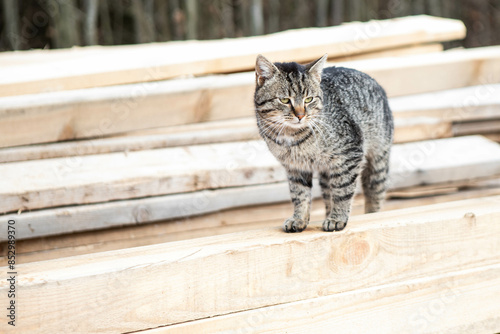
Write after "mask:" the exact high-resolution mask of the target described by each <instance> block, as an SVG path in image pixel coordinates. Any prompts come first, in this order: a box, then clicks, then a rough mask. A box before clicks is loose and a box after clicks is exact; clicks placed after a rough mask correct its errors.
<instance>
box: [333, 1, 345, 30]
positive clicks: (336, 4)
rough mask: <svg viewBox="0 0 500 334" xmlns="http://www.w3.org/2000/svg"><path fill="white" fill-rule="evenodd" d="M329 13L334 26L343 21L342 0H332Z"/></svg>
mask: <svg viewBox="0 0 500 334" xmlns="http://www.w3.org/2000/svg"><path fill="white" fill-rule="evenodd" d="M330 8H331V9H330V15H331V20H332V24H333V25H334V26H336V25H339V24H341V23H342V22H344V0H332V4H331V5H330Z"/></svg>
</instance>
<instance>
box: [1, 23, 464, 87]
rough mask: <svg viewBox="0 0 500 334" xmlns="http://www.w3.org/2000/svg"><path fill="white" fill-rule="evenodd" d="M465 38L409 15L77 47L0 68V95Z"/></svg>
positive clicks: (453, 27)
mask: <svg viewBox="0 0 500 334" xmlns="http://www.w3.org/2000/svg"><path fill="white" fill-rule="evenodd" d="M463 37H465V26H464V24H463V23H462V22H460V21H458V20H452V19H443V18H435V17H429V16H413V17H407V18H398V19H391V20H385V21H371V22H367V23H359V22H355V23H350V24H345V25H341V26H336V27H329V28H307V29H300V30H295V31H294V30H291V31H285V32H280V33H275V34H271V35H265V36H256V37H245V38H237V39H225V40H215V41H186V42H168V43H152V44H146V45H131V46H117V47H114V46H113V47H101V48H93V49H92V51H90V52H85V51H84V53H85V57H82V56H78V55H77V54H78V52H79V51H80V50H81V49H76V50H70V52H68V55H69V56H68V57H67V59H63V58H61V54H62V53H61V52H59V53H58V56H57V57H56V60H54V61H43V62H41V63H37V62H31V63H30V62H25V63H23V64H18V65H16V64H12V63H11V64H9V65H7V66H5V65H4V66H2V67H0V96H9V95H21V94H31V93H39V92H45V91H55V90H67V89H78V88H88V87H98V86H109V85H116V84H124V83H134V82H144V81H157V80H162V79H168V78H173V77H177V76H181V75H193V74H206V73H221V72H235V71H242V70H250V69H251V68H253V67H254V65H255V57H256V56H257V54H259V53H261V54H266V55H267V56H269V57H271V58H274V59H280V60H282V61H291V60H295V61H310V60H313V59H316V58H318V55H322V54H325V53H328V54H329V55H330V57H339V56H346V55H353V54H360V53H366V52H370V51H378V50H383V49H386V48H394V47H400V46H404V45H415V44H422V43H429V42H440V41H449V40H455V39H461V38H463ZM297 40H300V41H301V42H300V43H296V41H297ZM49 52H50V51H48V52H47V53H49ZM41 53H42V54H43V52H37V54H36V55H35V56H38V57H39V55H40V54H41ZM35 56H33V57H35ZM27 57H29V54H28V55H27ZM47 57H50V55H48V56H47ZM0 64H1V62H0Z"/></svg>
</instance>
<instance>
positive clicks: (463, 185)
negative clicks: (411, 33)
mask: <svg viewBox="0 0 500 334" xmlns="http://www.w3.org/2000/svg"><path fill="white" fill-rule="evenodd" d="M243 191H244V190H242V192H243ZM247 191H248V190H247ZM497 195H500V176H497V177H495V178H491V179H486V180H479V181H461V182H453V183H450V184H445V185H432V186H423V187H416V188H415V187H412V188H409V189H405V190H404V189H402V190H398V191H392V192H390V193H389V195H388V199H387V200H386V202H385V203H384V206H383V208H382V210H383V211H388V210H397V209H402V208H410V207H415V206H422V205H430V204H437V203H445V202H451V201H458V200H464V199H471V198H480V197H486V196H497ZM363 203H364V199H363V196H362V195H358V196H356V197H355V199H354V203H353V207H352V213H351V214H352V215H359V214H363V213H364V211H363V210H364V208H363V206H364V205H363ZM291 212H293V206H292V203H290V200H289V199H287V200H286V201H284V202H282V203H278V204H260V205H255V206H246V207H243V208H231V209H226V210H223V211H218V212H213V213H209V214H205V215H201V216H194V217H185V218H179V219H173V220H168V221H163V222H155V223H149V224H137V225H127V226H121V227H117V228H107V229H102V230H92V231H88V232H80V233H72V234H64V235H56V236H48V237H39V238H35V239H27V240H17V243H16V254H17V259H18V262H19V263H28V262H35V261H43V260H51V259H57V258H61V257H68V256H75V255H81V254H91V253H97V252H103V251H110V250H117V249H123V248H130V247H137V246H146V245H153V244H158V243H164V242H171V241H179V240H187V239H193V238H200V237H207V236H214V235H220V234H226V233H233V232H240V231H241V232H242V231H249V230H253V229H259V228H264V227H277V226H279V224H280V221H282V220H284V219H285V218H286V217H288V216H290V214H291ZM54 216H55V215H53V217H54ZM324 216H325V210H324V205H323V201H322V200H321V199H316V200H314V201H313V204H312V211H311V221H322V220H323V219H324ZM87 219H88V222H91V221H92V219H91V218H90V217H88V216H87ZM99 219H102V218H101V217H99V216H96V218H94V220H99ZM44 224H45V223H44ZM67 224H71V221H69V219H68V222H67ZM33 225H34V224H33ZM19 235H22V234H19ZM23 236H24V237H26V235H23ZM6 246H7V243H6V242H3V243H0V254H7V250H6V248H5V247H6ZM5 265H7V257H6V256H0V266H5Z"/></svg>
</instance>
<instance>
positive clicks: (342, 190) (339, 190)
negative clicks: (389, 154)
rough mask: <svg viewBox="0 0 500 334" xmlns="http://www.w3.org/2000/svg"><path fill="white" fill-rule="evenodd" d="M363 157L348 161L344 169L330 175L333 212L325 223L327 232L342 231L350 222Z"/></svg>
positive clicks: (331, 211)
mask: <svg viewBox="0 0 500 334" xmlns="http://www.w3.org/2000/svg"><path fill="white" fill-rule="evenodd" d="M360 166H361V157H353V158H351V159H349V160H347V161H346V162H345V163H344V164H342V167H340V168H339V169H337V170H336V171H334V172H333V173H331V174H330V181H329V184H330V194H331V204H332V207H331V210H330V212H328V208H327V217H326V219H325V220H324V222H323V230H325V231H329V232H331V231H341V230H343V229H344V228H345V227H346V225H347V221H348V220H349V215H350V213H351V204H352V199H353V197H354V192H355V191H356V180H357V178H358V176H359V172H360Z"/></svg>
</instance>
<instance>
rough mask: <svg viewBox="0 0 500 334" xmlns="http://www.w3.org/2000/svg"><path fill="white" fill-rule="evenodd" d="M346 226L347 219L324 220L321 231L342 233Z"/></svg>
mask: <svg viewBox="0 0 500 334" xmlns="http://www.w3.org/2000/svg"><path fill="white" fill-rule="evenodd" d="M346 225H347V219H346V220H341V219H338V218H326V219H325V221H324V222H323V231H326V232H333V231H342V230H343V229H344V228H345V226H346Z"/></svg>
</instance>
